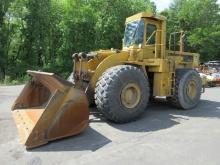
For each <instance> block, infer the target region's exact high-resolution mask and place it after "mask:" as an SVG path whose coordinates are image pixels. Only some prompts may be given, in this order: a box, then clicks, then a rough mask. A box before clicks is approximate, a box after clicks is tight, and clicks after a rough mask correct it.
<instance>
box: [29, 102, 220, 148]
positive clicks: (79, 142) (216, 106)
mask: <svg viewBox="0 0 220 165" xmlns="http://www.w3.org/2000/svg"><path fill="white" fill-rule="evenodd" d="M90 113H91V115H90V116H91V119H90V123H96V122H107V123H108V124H109V125H110V126H112V127H114V128H116V129H119V130H122V131H128V132H153V131H159V130H163V129H167V128H170V127H173V126H175V125H177V124H181V122H182V121H183V120H190V117H200V118H220V102H214V101H209V100H201V102H200V104H199V105H198V106H197V107H196V108H195V109H193V110H186V111H184V110H179V109H175V108H172V107H171V106H170V105H169V104H168V103H167V102H166V101H165V100H164V99H157V100H156V101H154V102H153V103H151V104H150V105H149V106H148V108H147V110H146V112H145V113H144V114H143V115H142V116H141V117H140V118H139V119H137V120H136V121H134V122H130V123H127V124H114V123H111V122H108V121H106V120H105V119H104V118H103V116H102V114H100V113H99V112H98V111H97V109H96V108H91V112H90ZM108 143H111V140H110V139H108V138H107V137H105V136H104V135H102V134H100V133H99V132H97V131H96V130H94V129H93V128H91V127H89V128H88V129H87V130H86V131H85V132H84V133H83V134H81V135H79V136H74V137H70V138H66V139H62V140H59V141H55V142H51V143H50V144H48V145H45V146H42V147H40V148H37V149H33V150H30V151H32V152H47V151H83V150H91V151H96V150H98V149H99V148H102V147H103V146H105V145H106V144H108Z"/></svg>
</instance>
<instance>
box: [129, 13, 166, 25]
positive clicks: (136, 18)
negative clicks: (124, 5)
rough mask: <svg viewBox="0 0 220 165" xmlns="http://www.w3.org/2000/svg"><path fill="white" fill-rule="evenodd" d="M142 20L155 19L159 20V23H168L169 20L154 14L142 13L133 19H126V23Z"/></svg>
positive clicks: (132, 17)
mask: <svg viewBox="0 0 220 165" xmlns="http://www.w3.org/2000/svg"><path fill="white" fill-rule="evenodd" d="M141 18H151V19H155V20H159V21H166V20H167V18H166V17H164V16H162V15H156V14H154V13H148V12H142V13H138V14H135V15H133V16H131V17H128V18H127V19H126V23H127V22H131V21H135V20H138V19H141Z"/></svg>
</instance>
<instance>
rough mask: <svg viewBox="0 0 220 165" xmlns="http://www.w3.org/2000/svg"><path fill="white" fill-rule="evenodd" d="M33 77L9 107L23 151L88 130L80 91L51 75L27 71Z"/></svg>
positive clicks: (86, 103)
mask: <svg viewBox="0 0 220 165" xmlns="http://www.w3.org/2000/svg"><path fill="white" fill-rule="evenodd" d="M27 72H28V73H29V74H30V75H32V76H33V79H32V81H30V82H29V83H28V84H27V85H26V86H25V87H24V89H23V91H22V92H21V94H20V96H19V97H18V98H17V100H16V101H15V103H14V105H13V106H12V114H13V117H14V119H15V122H16V125H17V128H18V132H19V136H20V140H21V142H22V143H23V144H24V145H26V147H27V148H34V147H38V146H40V145H43V144H46V143H48V142H49V141H51V140H55V139H60V138H63V137H67V136H72V135H76V134H79V133H81V132H82V131H83V130H84V129H85V128H87V126H88V119H89V112H88V101H87V97H86V95H85V93H84V91H81V90H78V89H75V88H74V87H73V84H71V83H69V82H67V81H66V80H63V79H61V78H60V77H58V76H56V75H55V74H53V73H45V72H36V71H27Z"/></svg>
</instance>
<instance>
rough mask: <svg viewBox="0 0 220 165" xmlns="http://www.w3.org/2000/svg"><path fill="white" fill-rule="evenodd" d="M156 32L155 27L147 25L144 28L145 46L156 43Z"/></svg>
mask: <svg viewBox="0 0 220 165" xmlns="http://www.w3.org/2000/svg"><path fill="white" fill-rule="evenodd" d="M156 31H157V26H156V25H154V24H147V26H146V44H147V45H154V44H155V43H156ZM153 33H154V34H153Z"/></svg>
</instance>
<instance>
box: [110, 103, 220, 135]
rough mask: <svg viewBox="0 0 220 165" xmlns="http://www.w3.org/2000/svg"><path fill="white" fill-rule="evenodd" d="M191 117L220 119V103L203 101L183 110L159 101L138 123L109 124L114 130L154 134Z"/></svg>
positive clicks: (149, 107)
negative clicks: (190, 108) (153, 132)
mask: <svg viewBox="0 0 220 165" xmlns="http://www.w3.org/2000/svg"><path fill="white" fill-rule="evenodd" d="M190 117H200V118H220V102H215V101H209V100H201V102H200V103H199V105H198V106H197V107H196V108H194V109H192V110H181V109H176V108H173V107H171V106H170V105H169V104H168V103H167V102H166V101H165V99H157V100H156V101H154V102H153V103H151V104H150V105H149V106H148V108H147V110H146V112H145V113H144V115H142V116H141V117H140V118H139V119H138V120H137V121H134V122H132V123H127V124H122V125H118V124H114V123H109V125H111V126H112V127H114V128H117V129H120V130H123V131H129V132H152V131H158V130H162V129H167V128H170V127H173V126H174V125H177V124H181V122H180V121H182V120H189V118H190Z"/></svg>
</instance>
